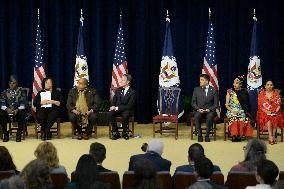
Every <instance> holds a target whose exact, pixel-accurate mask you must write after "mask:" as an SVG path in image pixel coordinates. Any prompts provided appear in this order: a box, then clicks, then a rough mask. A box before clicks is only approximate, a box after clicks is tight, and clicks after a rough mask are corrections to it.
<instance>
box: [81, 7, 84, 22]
mask: <svg viewBox="0 0 284 189" xmlns="http://www.w3.org/2000/svg"><path fill="white" fill-rule="evenodd" d="M83 20H84V17H83V9H81V17H80V21H81V22H83Z"/></svg>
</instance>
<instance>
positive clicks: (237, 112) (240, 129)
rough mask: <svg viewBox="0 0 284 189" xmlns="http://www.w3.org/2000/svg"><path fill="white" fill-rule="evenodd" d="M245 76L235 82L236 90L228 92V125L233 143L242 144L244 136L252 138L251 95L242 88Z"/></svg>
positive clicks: (239, 77)
mask: <svg viewBox="0 0 284 189" xmlns="http://www.w3.org/2000/svg"><path fill="white" fill-rule="evenodd" d="M243 81H244V79H243V76H238V77H237V78H236V79H235V80H234V84H233V85H234V88H233V89H229V90H228V91H227V96H226V104H225V105H226V108H227V110H228V111H227V114H226V115H227V118H228V119H229V121H228V125H229V128H230V133H231V136H232V141H233V142H240V141H241V137H242V136H246V137H252V135H253V128H252V126H251V123H250V120H249V116H250V115H249V111H250V102H249V94H248V92H247V90H246V89H244V88H242V85H243Z"/></svg>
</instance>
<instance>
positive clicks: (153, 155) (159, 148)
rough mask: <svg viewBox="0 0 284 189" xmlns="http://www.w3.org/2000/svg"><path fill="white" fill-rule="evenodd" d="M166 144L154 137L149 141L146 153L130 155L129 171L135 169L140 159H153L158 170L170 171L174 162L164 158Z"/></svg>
mask: <svg viewBox="0 0 284 189" xmlns="http://www.w3.org/2000/svg"><path fill="white" fill-rule="evenodd" d="M163 150H164V144H163V143H162V141H161V140H159V139H152V140H151V141H150V142H149V143H148V148H147V151H146V153H145V154H138V155H133V156H131V157H130V161H129V167H128V171H133V170H134V166H135V162H136V161H137V160H139V159H148V160H150V161H152V162H153V163H154V165H155V167H156V170H157V171H170V168H171V165H172V163H171V162H170V161H169V160H166V159H164V158H162V153H163Z"/></svg>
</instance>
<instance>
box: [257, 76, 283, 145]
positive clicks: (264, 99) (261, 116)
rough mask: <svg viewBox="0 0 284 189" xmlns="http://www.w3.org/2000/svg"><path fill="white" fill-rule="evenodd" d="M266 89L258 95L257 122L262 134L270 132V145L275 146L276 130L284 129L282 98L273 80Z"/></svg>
mask: <svg viewBox="0 0 284 189" xmlns="http://www.w3.org/2000/svg"><path fill="white" fill-rule="evenodd" d="M264 88H265V89H264V90H262V91H261V92H260V93H259V95H258V111H257V120H258V124H259V125H258V126H259V129H260V131H261V132H262V131H264V130H268V134H269V137H268V143H269V144H271V145H273V144H276V139H275V134H276V128H277V127H278V128H283V124H282V113H281V97H280V94H279V91H278V90H276V89H274V85H273V82H272V81H271V80H267V81H266V83H265V86H264Z"/></svg>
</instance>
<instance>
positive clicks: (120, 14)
mask: <svg viewBox="0 0 284 189" xmlns="http://www.w3.org/2000/svg"><path fill="white" fill-rule="evenodd" d="M119 18H120V19H122V10H121V9H120V12H119Z"/></svg>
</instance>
